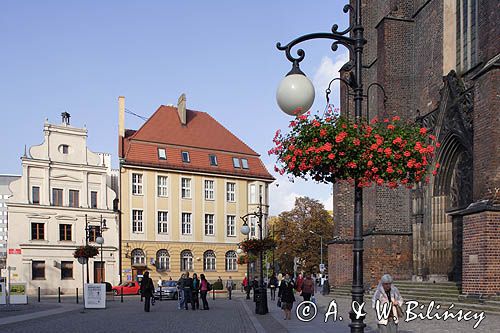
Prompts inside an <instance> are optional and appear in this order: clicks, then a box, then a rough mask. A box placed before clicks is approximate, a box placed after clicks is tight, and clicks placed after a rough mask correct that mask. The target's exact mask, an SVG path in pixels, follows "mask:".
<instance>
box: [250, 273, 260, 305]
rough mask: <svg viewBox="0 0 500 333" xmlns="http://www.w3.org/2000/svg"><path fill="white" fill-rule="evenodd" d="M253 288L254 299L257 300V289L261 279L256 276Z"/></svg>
mask: <svg viewBox="0 0 500 333" xmlns="http://www.w3.org/2000/svg"><path fill="white" fill-rule="evenodd" d="M251 288H253V301H254V302H257V289H259V280H258V279H257V277H256V276H254V278H253V282H252V287H251Z"/></svg>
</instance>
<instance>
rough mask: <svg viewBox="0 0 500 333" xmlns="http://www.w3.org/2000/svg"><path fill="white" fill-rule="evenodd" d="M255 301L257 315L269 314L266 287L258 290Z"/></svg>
mask: <svg viewBox="0 0 500 333" xmlns="http://www.w3.org/2000/svg"><path fill="white" fill-rule="evenodd" d="M256 296H257V297H256V301H255V313H256V314H260V315H265V314H267V313H268V312H269V309H268V308H267V289H266V288H265V287H260V288H259V289H257V294H256Z"/></svg>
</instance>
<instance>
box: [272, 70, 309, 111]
mask: <svg viewBox="0 0 500 333" xmlns="http://www.w3.org/2000/svg"><path fill="white" fill-rule="evenodd" d="M314 96H315V93H314V86H313V84H312V82H311V80H309V79H308V78H307V76H305V75H303V74H289V75H287V76H285V78H283V80H282V81H281V83H280V85H279V86H278V90H277V91H276V101H277V102H278V106H279V107H280V109H281V110H283V112H285V113H286V114H288V115H290V116H299V115H301V114H303V113H305V112H307V111H308V110H309V109H310V108H311V106H312V104H313V102H314Z"/></svg>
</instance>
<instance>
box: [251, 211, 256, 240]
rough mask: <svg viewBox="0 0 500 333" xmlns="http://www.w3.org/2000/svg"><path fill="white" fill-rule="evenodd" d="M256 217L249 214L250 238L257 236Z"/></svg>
mask: <svg viewBox="0 0 500 333" xmlns="http://www.w3.org/2000/svg"><path fill="white" fill-rule="evenodd" d="M257 228H258V227H257V218H256V217H255V216H250V238H255V237H257Z"/></svg>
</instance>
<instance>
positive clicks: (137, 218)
mask: <svg viewBox="0 0 500 333" xmlns="http://www.w3.org/2000/svg"><path fill="white" fill-rule="evenodd" d="M132 232H133V233H142V232H144V231H143V223H142V210H138V209H134V210H132Z"/></svg>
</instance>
